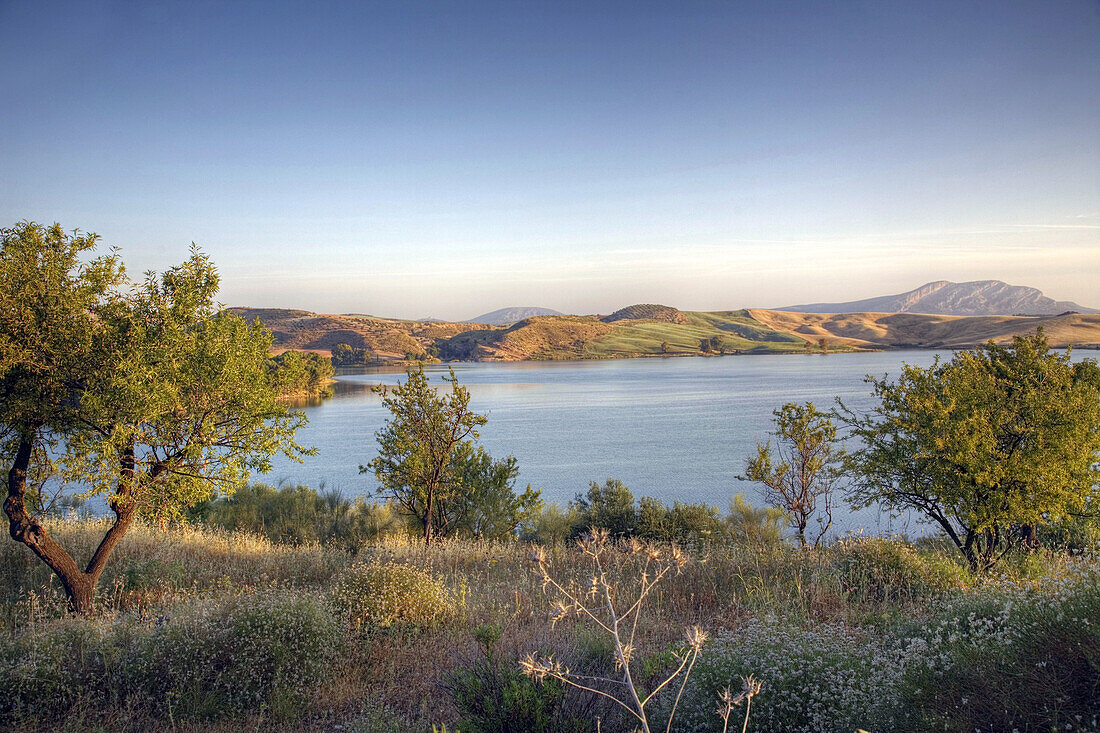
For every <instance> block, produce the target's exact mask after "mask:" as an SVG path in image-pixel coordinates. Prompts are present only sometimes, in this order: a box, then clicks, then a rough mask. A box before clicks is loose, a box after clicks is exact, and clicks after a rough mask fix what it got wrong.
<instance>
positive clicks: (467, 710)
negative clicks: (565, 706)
mask: <svg viewBox="0 0 1100 733" xmlns="http://www.w3.org/2000/svg"><path fill="white" fill-rule="evenodd" d="M472 634H473V636H474V638H475V639H477V641H478V642H480V643H481V645H482V647H483V649H484V656H483V657H482V658H481V659H480V660H478V661H477V662H475V663H473V664H471V665H467V666H464V667H458V668H457V669H455V670H454V671H453V672H451V673H450V674H449V675H448V676H447V679H446V681H445V682H444V688H445V689H447V690H448V691H449V692H450V693H451V696H452V697H453V698H454V702H455V707H457V708H458V711H459V714H460V715H461V716H462V717H461V720H460V721H459V723H458V726H457V729H458V730H463V731H468V733H506V732H507V731H522V732H523V733H569V732H570V731H577V733H580V732H581V731H585V730H588V727H589V726H588V720H587V719H585V718H583V717H576V718H569V717H567V716H566V715H565V714H564V713H563V711H562V702H563V700H564V699H565V685H564V684H562V682H561V681H560V680H557V679H553V678H546V679H542V680H533V679H530V678H528V677H527V676H525V675H523V674H521V673H520V671H519V665H518V663H517V662H516V661H515V660H511V659H509V660H507V661H506V660H503V659H501V658H500V656H499V654H498V653H496V652H495V651H494V647H495V646H496V644H497V642H499V641H500V634H501V630H500V627H499V626H495V625H490V624H486V625H482V626H478V627H477V628H475V629H474V630H473V632H472Z"/></svg>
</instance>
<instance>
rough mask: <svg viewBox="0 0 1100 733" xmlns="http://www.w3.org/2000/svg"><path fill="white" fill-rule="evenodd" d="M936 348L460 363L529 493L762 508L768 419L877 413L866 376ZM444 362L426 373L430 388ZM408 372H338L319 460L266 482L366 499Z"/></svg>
mask: <svg viewBox="0 0 1100 733" xmlns="http://www.w3.org/2000/svg"><path fill="white" fill-rule="evenodd" d="M934 358H935V353H934V352H931V351H894V352H880V353H858V354H828V355H822V354H783V355H759V356H756V355H753V356H727V357H714V358H668V359H623V360H614V361H577V362H518V363H458V364H451V365H449V366H451V367H453V368H454V371H455V376H456V377H457V378H458V380H459V383H460V384H462V385H464V386H466V387H467V388H468V389H469V391H470V395H471V400H470V405H471V407H472V409H474V410H475V411H476V412H479V413H482V414H485V415H487V416H488V418H489V422H488V424H487V425H486V426H485V427H484V428H483V429H482V431H481V435H482V443H483V445H484V446H485V448H486V450H488V451H489V453H490V454H491V455H493V456H494V457H496V458H501V457H504V456H506V455H508V454H512V455H515V457H516V459H517V460H518V462H519V468H520V479H519V482H518V483H519V486H521V487H522V486H526V485H527V484H528V483H530V484H531V485H532V486H535V487H537V488H540V489H542V496H543V498H544V499H545V500H546V501H548V502H558V503H561V504H563V505H564V504H565V503H566V502H567V501H569V500H570V499H572V498H573V497H574V496H575V495H576V494H577V493H578V492H581V491H584V490H585V489H586V488H587V486H588V484H589V482H590V481H599V482H601V483H602V482H603V481H604V479H607V478H617V479H620V480H621V481H623V482H624V483H625V484H626V485H627V486H628V487H630V489H631V491H633V492H634V496H635V497H641V496H653V497H657V498H659V499H661V500H662V501H664V502H665V503H667V504H672V502H674V501H683V502H706V503H708V504H714V505H716V506H718V507H719V508H720V509H722V510H723V512H724V511H725V509H726V507H727V506H728V505H729V502H730V499H731V498H732V497H733V495H734V494H735V493H738V492H741V493H744V494H745V495H746V496H747V497H748V498H749V500H750V501H751V502H752V503H754V504H762V503H763V502H762V501H761V499H760V491H759V487H758V486H757V485H755V484H752V483H749V482H742V481H738V480H737V479H736V478H735V476H736V475H737V474H738V473H740V472H741V471H742V469H743V467H744V462H745V459H746V458H747V457H748V456H749V455H750V454H751V453H752V452H753V451H754V450H755V446H756V443H757V441H764V440H767V438H768V435H767V433H768V431H769V430H771V429H772V422H771V421H772V410H774V409H776V408H777V407H779V406H780V405H781V404H783V403H784V402H806V401H813V402H814V403H815V404H816V405H817V406H818V407H819V408H822V409H829V408H830V407H832V406H833V405H834V403H835V399H836V398H837V397H839V398H841V399H842V400H844V402H845V404H846V405H848V406H849V407H853V408H858V409H863V408H867V407H869V406H871V405H872V404H873V399H872V398H871V395H870V390H869V385H867V384H866V383H865V382H864V377H865V376H866V375H868V374H874V375H876V376H882V375H883V374H889V375H890V376H891V378H896V376H897V375H898V374H899V372H900V369H901V365H902V363H903V362H907V363H910V364H915V365H919V366H922V367H924V366H928V365H929V364H931V363H932V360H933V359H934ZM447 368H448V365H446V364H435V365H429V366H427V367H426V368H425V372H426V373H428V374H429V375H430V376H431V379H432V382H434V383H436V384H443V382H442V380H441V377H442V376H443V375H445V374H446V373H447ZM403 379H404V372H403V371H396V370H359V371H358V372H356V373H342V374H340V375H339V376H338V377H337V380H338V381H337V384H336V385H335V389H336V393H335V395H334V396H333V397H332V398H331V399H328V400H325V401H324V402H322V403H319V404H313V405H309V406H306V407H304V409H305V412H306V414H307V415H308V417H309V425H308V426H307V427H306V428H305V429H303V430H302V431H301V432H300V433H299V439H300V442H301V443H303V444H304V445H312V446H315V447H316V448H317V450H318V455H317V456H314V457H312V458H307V459H306V461H305V463H304V464H296V463H293V462H290V461H286V460H283V461H280V462H277V463H276V465H275V469H274V470H273V471H272V473H270V474H268V475H266V476H262V477H258V478H259V479H261V480H263V481H266V482H269V483H276V484H278V483H281V482H289V483H303V484H307V485H309V486H313V487H315V488H316V487H319V486H321V485H322V484H323V485H324V486H325V487H326V488H337V489H339V490H341V491H342V492H343V493H344V494H345V495H349V496H359V495H370V494H372V493H373V491H374V490H375V488H376V483H375V480H374V476H373V475H372V474H360V473H359V465H360V464H366V463H368V462H369V461H370V460H371V459H372V458H374V457H375V455H377V447H378V446H377V443H376V441H375V433H376V432H377V431H378V430H379V429H380V428H381V427H382V425H383V424H384V422H385V421H386V419H387V418H388V417H389V416H390V415H389V412H388V411H387V410H386V409H385V408H384V407H383V406H382V404H381V401H380V398H379V396H378V395H377V394H375V393H373V392H371V391H370V387H371V385H374V384H378V383H384V384H396V383H397V382H399V381H403ZM835 514H836V525H837V527H838V529H840V530H858V529H864V530H867V531H870V532H876V533H880V532H908V533H910V534H918V533H921V532H922V531H924V529H923V527H922V526H919V525H917V524H916V523H915V522H914V521H911V520H910V519H908V518H902V519H900V520H891V519H890V518H889V517H888V516H886V515H884V514H883V513H881V512H879V511H877V510H873V509H871V510H864V511H861V512H855V513H853V512H851V511H850V510H848V509H847V508H846V507H845V506H844V505H843V504H841V506H840V508H839V511H837V512H835Z"/></svg>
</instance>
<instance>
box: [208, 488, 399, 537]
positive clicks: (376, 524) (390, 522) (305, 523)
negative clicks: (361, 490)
mask: <svg viewBox="0 0 1100 733" xmlns="http://www.w3.org/2000/svg"><path fill="white" fill-rule="evenodd" d="M192 517H193V518H195V519H197V520H199V521H201V522H203V523H204V524H207V525H211V526H215V527H219V528H221V529H227V530H231V531H241V532H249V533H252V534H259V535H263V536H265V537H267V538H268V539H269V540H271V541H272V542H278V543H290V544H310V543H313V542H318V543H321V544H323V545H326V546H334V547H339V548H341V549H344V550H348V551H350V552H356V551H358V550H359V548H360V546H362V545H363V544H365V543H368V542H375V541H377V540H378V539H379V538H380V537H383V536H385V535H389V534H403V533H404V532H405V531H406V530H407V524H406V522H405V521H403V519H402V517H400V516H398V514H397V512H395V511H394V508H393V506H392V505H390V504H369V503H367V502H366V501H364V500H363V499H362V498H356V499H347V498H345V497H344V496H343V495H342V494H341V493H340V492H339V491H337V490H327V491H317V490H316V489H313V488H310V487H309V486H302V485H297V486H284V487H282V488H278V489H276V488H275V487H273V486H268V485H266V484H260V483H255V484H251V485H249V486H245V487H242V488H240V489H238V490H237V491H236V492H234V494H233V495H232V496H229V497H225V498H221V499H215V500H211V501H209V502H207V503H205V504H203V505H201V506H200V507H198V508H196V509H194V510H192Z"/></svg>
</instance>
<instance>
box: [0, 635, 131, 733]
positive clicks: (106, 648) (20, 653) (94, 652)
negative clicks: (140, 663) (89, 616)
mask: <svg viewBox="0 0 1100 733" xmlns="http://www.w3.org/2000/svg"><path fill="white" fill-rule="evenodd" d="M120 656H121V654H120V651H119V648H118V645H117V643H116V640H115V639H114V638H113V634H112V629H111V626H110V624H109V623H108V622H105V621H102V620H98V619H97V620H84V619H81V620H77V619H73V618H68V619H65V620H63V621H60V622H56V623H54V624H51V625H49V626H46V627H44V628H41V629H37V630H35V631H32V632H28V633H25V634H22V635H20V636H18V637H15V638H6V639H4V640H3V641H0V690H3V691H4V692H3V694H2V695H0V723H5V722H6V723H15V722H18V721H21V720H31V719H38V718H40V717H41V715H42V711H43V710H49V711H51V712H55V713H57V714H64V712H65V711H67V710H68V709H69V708H71V707H72V706H73V705H75V704H76V703H78V702H80V701H83V702H87V703H92V704H96V703H99V702H102V701H103V699H104V696H106V695H109V694H111V692H112V691H114V690H117V689H118V685H117V681H118V666H117V660H118V658H119V657H120Z"/></svg>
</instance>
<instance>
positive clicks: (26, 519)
mask: <svg viewBox="0 0 1100 733" xmlns="http://www.w3.org/2000/svg"><path fill="white" fill-rule="evenodd" d="M33 452H34V438H21V439H20V441H19V446H18V447H17V449H16V452H15V459H14V461H13V462H12V467H11V469H10V470H9V471H8V497H7V499H5V500H4V513H5V514H7V515H8V533H9V534H10V535H11V537H12V539H13V540H15V541H16V542H22V543H23V544H24V545H26V546H27V547H29V548H30V550H31V552H33V553H34V554H35V555H37V556H38V557H39V559H41V560H42V562H44V563H45V564H46V566H47V567H49V568H50V570H52V571H53V572H54V574H55V575H56V576H57V577H58V579H59V580H60V581H61V587H62V588H64V589H65V595H66V596H68V598H69V607H70V608H71V609H72V611H73V612H74V613H78V614H81V615H85V614H88V613H91V612H92V610H93V608H94V596H95V586H96V583H97V582H98V581H99V576H100V575H101V574H102V573H103V568H104V567H106V565H107V559H108V558H109V557H110V555H111V552H112V551H113V550H114V549H115V547H116V546H117V545H118V543H119V542H120V541H121V540H122V537H123V536H124V535H125V534H126V530H128V529H129V528H130V524H131V523H132V522H133V519H134V506H133V502H132V501H131V493H132V489H133V480H134V453H133V450H132V449H131V450H129V451H124V452H123V456H122V463H121V465H122V470H121V472H120V475H119V498H118V499H116V500H115V501H114V502H112V505H111V509H112V510H113V511H114V512H115V523H114V524H113V525H112V526H111V528H110V529H109V530H107V534H106V535H104V536H103V540H102V541H101V542H100V543H99V547H97V548H96V551H95V554H93V555H92V559H91V561H90V562H89V563H88V567H87V569H86V570H84V571H83V572H81V570H80V568H79V567H77V564H76V561H75V560H73V557H72V555H70V554H69V553H68V552H67V551H66V550H65V548H64V547H62V546H61V545H59V544H58V543H57V541H56V540H54V538H53V537H50V535H49V533H48V532H46V528H45V527H43V526H42V524H41V523H40V522H39V521H38V519H36V518H35V517H33V516H31V514H30V513H29V512H27V506H26V494H27V470H28V468H29V467H30V461H31V455H32V454H33Z"/></svg>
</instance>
